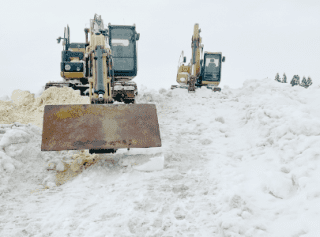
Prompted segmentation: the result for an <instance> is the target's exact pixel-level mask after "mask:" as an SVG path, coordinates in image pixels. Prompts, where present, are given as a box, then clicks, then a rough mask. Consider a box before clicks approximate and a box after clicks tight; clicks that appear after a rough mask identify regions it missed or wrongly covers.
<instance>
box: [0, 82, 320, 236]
mask: <svg viewBox="0 0 320 237" xmlns="http://www.w3.org/2000/svg"><path fill="white" fill-rule="evenodd" d="M319 92H320V87H318V86H314V87H310V88H308V90H306V89H305V88H302V87H291V85H289V84H286V83H277V82H276V81H274V80H268V79H264V80H248V81H246V82H245V83H244V85H243V87H242V88H240V89H231V88H229V87H224V88H223V89H222V91H221V92H220V93H218V92H216V93H214V92H212V91H211V90H207V89H206V88H201V89H198V90H197V91H196V92H195V93H188V92H187V90H186V89H175V90H165V89H161V90H159V91H154V90H151V91H150V90H148V89H147V88H143V87H142V88H139V95H138V97H137V98H136V101H137V103H154V104H156V106H157V112H158V120H159V125H160V132H161V142H162V147H161V148H159V149H158V148H151V149H150V148H149V149H130V151H127V150H125V149H119V150H118V151H117V152H116V154H114V155H99V156H98V157H95V158H94V159H95V160H93V158H92V157H91V156H90V155H89V154H88V153H86V152H80V153H79V152H65V151H64V152H60V153H59V152H42V153H40V151H39V149H40V146H39V145H40V138H41V136H40V135H38V136H35V137H34V136H33V135H32V134H33V132H32V131H29V130H30V129H31V127H30V125H29V128H27V127H28V126H25V127H24V128H21V127H19V128H20V130H21V131H20V130H19V131H11V129H12V130H14V129H18V127H17V126H14V127H16V128H7V127H3V128H1V129H0V136H1V137H2V139H1V141H0V145H1V147H3V149H2V153H1V152H0V157H1V162H2V163H1V169H2V170H3V171H2V173H1V174H2V176H3V177H4V179H1V182H5V181H6V178H8V177H13V178H11V181H10V182H9V183H8V184H7V185H6V186H7V187H8V189H11V192H8V193H7V195H2V198H3V203H5V205H6V206H7V207H8V208H6V207H2V206H1V204H0V208H1V207H2V208H4V211H3V212H2V213H5V214H4V221H3V222H2V223H3V225H2V226H0V235H3V236H24V235H36V234H40V235H48V236H49V235H51V236H68V235H70V236H92V235H97V236H105V235H106V233H108V234H107V235H108V236H228V237H231V236H234V237H240V236H246V237H256V236H258V237H264V236H283V237H289V236H305V237H313V236H320V228H319V225H318V220H319V219H320V214H319V211H318V210H319V208H320V205H319V203H320V188H319V187H320V186H319V180H320V148H319V145H320V123H319V122H318V121H320V110H319V109H318V108H319V107H320V98H319V94H320V93H319ZM24 95H25V97H24V98H25V100H29V101H32V98H31V97H30V96H29V97H28V96H27V94H24ZM52 96H53V95H52ZM15 100H16V99H15ZM36 100H37V99H35V101H34V102H31V104H34V103H36ZM22 101H24V99H23V100H22ZM48 102H50V99H48V100H46V103H48ZM3 103H4V104H5V103H9V104H8V108H7V110H8V111H9V112H10V111H11V109H13V110H16V109H18V108H20V109H21V107H28V105H30V103H29V104H28V103H27V105H21V103H20V102H16V103H12V102H8V101H3ZM10 103H11V104H10ZM50 103H51V102H50ZM5 105H6V106H7V104H5ZM10 106H11V107H10ZM28 111H29V110H28ZM5 112H6V111H5ZM9 112H7V113H9ZM12 115H13V116H14V115H15V114H14V113H13V112H12ZM33 127H34V126H33ZM27 129H29V130H27ZM3 131H4V132H3ZM5 134H7V135H6V137H5ZM28 134H29V135H28ZM11 136H12V137H11ZM13 137H14V139H13ZM34 139H38V141H39V143H38V144H36V143H34V144H32V142H35V140H34ZM19 144H25V145H24V146H26V147H27V148H28V149H25V150H23V149H22V147H24V146H20V145H19ZM10 146H11V148H9V147H10ZM20 148H21V149H20ZM28 152H29V153H28ZM39 153H40V154H39ZM160 154H161V155H160ZM24 155H25V156H26V157H28V158H27V159H26V158H24ZM108 159H109V160H108ZM96 160H98V161H96ZM19 162H21V164H20V163H19ZM85 163H86V164H88V167H87V168H86V165H84V164H85ZM7 164H9V165H7ZM10 164H11V165H10ZM90 164H94V165H91V166H90ZM19 165H20V167H21V168H19ZM89 166H90V167H89ZM12 167H14V168H12ZM27 167H29V168H27ZM31 167H32V170H31ZM48 170H49V171H48ZM50 170H51V171H50ZM66 171H68V172H69V171H72V172H70V173H68V172H66ZM143 171H156V172H143ZM48 173H52V175H48ZM56 173H58V174H60V175H61V177H62V181H63V182H61V183H60V184H63V185H60V186H56V183H55V182H56V180H57V179H56V176H55V174H56ZM3 174H5V175H3ZM31 174H33V176H31ZM73 174H76V175H75V176H73ZM68 175H69V176H68ZM22 177H23V178H25V179H23V178H22ZM32 177H33V178H32ZM69 177H74V178H73V179H70V180H69V181H68V182H65V181H66V180H68V178H69ZM15 180H19V182H20V183H22V184H23V185H24V186H23V185H20V186H19V185H18V183H17V182H18V181H16V182H15ZM35 184H42V187H43V186H47V187H50V189H47V190H46V191H42V192H39V195H36V194H32V195H26V191H24V189H23V187H28V188H29V190H30V188H31V187H35ZM1 185H2V184H1ZM25 189H26V188H25ZM14 190H16V192H14ZM18 192H19V193H18ZM20 193H21V194H20ZM40 194H41V195H40ZM19 198H20V199H21V200H22V201H19ZM17 199H18V200H17ZM26 203H28V205H27V204H26ZM30 207H31V208H30ZM52 210H54V211H52ZM48 213H50V215H48ZM44 217H45V218H44ZM17 220H18V222H19V224H16V223H17Z"/></svg>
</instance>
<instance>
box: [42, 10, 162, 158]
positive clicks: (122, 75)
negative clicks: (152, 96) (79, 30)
mask: <svg viewBox="0 0 320 237" xmlns="http://www.w3.org/2000/svg"><path fill="white" fill-rule="evenodd" d="M84 31H85V37H86V42H85V43H71V42H70V29H69V26H67V28H65V31H64V37H63V38H62V37H59V38H58V39H57V41H58V43H60V42H61V40H62V42H63V51H62V61H61V76H62V77H63V78H64V81H63V82H59V83H47V84H46V89H48V88H50V87H52V86H56V87H63V86H67V87H71V88H73V89H75V90H80V93H81V94H82V95H88V96H89V97H90V104H80V105H79V104H73V105H72V104H71V105H46V106H45V108H44V118H43V134H42V144H41V150H42V151H62V150H84V149H89V153H90V154H93V153H114V152H116V150H117V149H120V148H127V149H130V148H149V147H161V139H160V131H159V124H158V118H157V111H156V106H155V105H154V104H136V103H135V96H136V95H137V85H136V83H134V82H132V81H131V80H132V79H133V78H134V77H135V76H136V75H137V52H136V42H137V40H139V37H140V34H138V33H137V32H136V29H135V25H133V26H128V25H111V24H110V23H109V24H108V28H107V29H106V28H105V26H104V24H103V20H102V19H101V16H100V15H97V14H95V16H94V19H91V20H90V28H85V29H84ZM88 35H89V36H90V41H89V39H88ZM115 101H117V102H123V103H114V102H115Z"/></svg>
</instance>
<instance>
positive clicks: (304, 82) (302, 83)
mask: <svg viewBox="0 0 320 237" xmlns="http://www.w3.org/2000/svg"><path fill="white" fill-rule="evenodd" d="M300 86H302V87H304V88H308V86H307V79H306V77H305V76H304V77H303V79H302V81H301V84H300Z"/></svg>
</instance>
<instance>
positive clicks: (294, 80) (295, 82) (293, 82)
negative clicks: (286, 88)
mask: <svg viewBox="0 0 320 237" xmlns="http://www.w3.org/2000/svg"><path fill="white" fill-rule="evenodd" d="M290 84H291V85H292V86H298V85H300V77H299V76H298V75H294V76H293V78H292V80H291V82H290Z"/></svg>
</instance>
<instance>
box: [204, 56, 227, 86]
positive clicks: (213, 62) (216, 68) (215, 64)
mask: <svg viewBox="0 0 320 237" xmlns="http://www.w3.org/2000/svg"><path fill="white" fill-rule="evenodd" d="M224 61H225V57H222V54H221V53H205V54H204V67H203V68H204V71H203V77H202V80H203V81H212V82H220V79H221V63H222V62H224Z"/></svg>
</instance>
